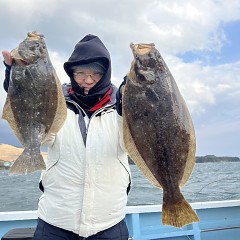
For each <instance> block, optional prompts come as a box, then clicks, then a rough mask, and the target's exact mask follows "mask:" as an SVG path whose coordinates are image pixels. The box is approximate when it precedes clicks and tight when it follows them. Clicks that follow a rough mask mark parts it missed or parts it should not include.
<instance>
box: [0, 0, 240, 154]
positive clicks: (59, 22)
mask: <svg viewBox="0 0 240 240" xmlns="http://www.w3.org/2000/svg"><path fill="white" fill-rule="evenodd" d="M19 9H21V11H19ZM0 27H1V38H0V47H1V50H4V49H8V50H12V49H13V48H15V47H17V45H18V44H19V43H20V42H21V41H22V40H23V39H24V38H25V37H26V34H27V32H29V31H32V30H37V31H38V32H41V33H43V34H44V35H45V37H46V42H47V47H48V50H49V53H50V58H51V60H52V62H53V65H54V67H55V69H56V71H57V74H58V76H59V78H60V80H61V82H62V83H64V82H68V81H69V80H68V77H67V75H66V74H65V73H64V71H63V67H62V65H63V63H64V62H65V61H67V59H68V57H69V56H70V54H71V52H72V50H73V48H74V45H75V44H76V43H77V42H78V41H79V40H80V39H81V38H82V37H84V36H85V35H86V34H88V33H92V34H95V35H98V36H99V37H100V38H101V39H102V41H103V42H104V43H105V45H106V46H107V48H108V49H109V51H110V54H111V58H112V82H113V83H114V84H115V85H117V86H119V85H120V83H121V81H122V78H123V76H124V75H125V74H127V72H128V71H129V68H130V64H131V61H132V59H133V58H132V53H131V50H130V48H129V45H130V43H131V42H134V43H139V42H145V43H150V42H153V43H155V45H156V47H157V49H158V50H159V52H160V53H161V54H162V56H163V58H164V60H165V61H166V63H167V65H168V67H169V69H170V71H171V73H172V74H173V76H174V78H175V81H176V83H177V84H178V87H179V89H180V92H181V93H182V95H183V97H184V99H185V101H186V103H187V106H188V108H189V111H190V113H191V116H192V119H193V122H194V127H195V131H196V137H197V155H198V156H204V155H208V154H213V155H216V156H238V157H240V147H239V143H240V108H239V102H240V44H239V42H240V1H232V2H231V4H229V0H218V1H216V0H203V1H195V0H182V1H177V0H168V1H165V0H158V1H155V0H149V1H148V2H147V3H146V1H143V0H132V1H127V0H122V1H110V0H103V1H101V2H100V1H98V0H89V1H84V2H82V1H81V2H80V1H78V0H72V1H71V4H69V1H63V0H36V1H31V0H18V1H14V2H13V1H5V0H0ZM0 79H4V66H3V64H2V65H0ZM5 98H6V93H5V92H4V91H3V89H2V88H0V114H1V111H2V108H3V105H4V102H5ZM0 143H8V144H12V145H20V144H19V143H18V141H17V139H16V137H15V136H14V134H13V133H12V130H11V129H10V128H9V126H8V123H7V122H6V121H5V120H2V119H1V120H0Z"/></svg>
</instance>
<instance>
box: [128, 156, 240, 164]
mask: <svg viewBox="0 0 240 240" xmlns="http://www.w3.org/2000/svg"><path fill="white" fill-rule="evenodd" d="M128 161H129V164H130V165H135V163H134V162H133V161H132V160H131V159H130V158H128ZM208 162H209V163H212V162H239V163H240V158H239V157H216V156H215V155H206V156H200V157H198V156H197V157H196V163H208Z"/></svg>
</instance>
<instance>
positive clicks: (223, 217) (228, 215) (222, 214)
mask: <svg viewBox="0 0 240 240" xmlns="http://www.w3.org/2000/svg"><path fill="white" fill-rule="evenodd" d="M191 206H192V207H193V209H194V210H195V211H196V212H197V214H198V217H199V218H200V222H197V223H193V224H189V225H187V226H185V227H183V228H181V229H178V228H175V227H171V226H164V225H162V220H161V217H162V216H161V214H162V206H161V205H146V206H129V207H127V215H126V222H127V225H128V228H129V233H130V237H131V238H130V239H132V240H150V239H151V240H189V239H190V240H240V200H232V201H219V202H202V203H192V204H191ZM36 219H37V212H36V211H19V212H0V237H2V236H3V235H4V234H5V233H6V232H8V231H9V230H11V229H13V228H28V227H36V223H37V220H36Z"/></svg>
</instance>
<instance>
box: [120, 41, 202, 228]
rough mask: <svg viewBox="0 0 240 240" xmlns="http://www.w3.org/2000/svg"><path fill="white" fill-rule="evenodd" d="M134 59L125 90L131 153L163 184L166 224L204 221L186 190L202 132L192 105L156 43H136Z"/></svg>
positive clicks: (155, 181) (126, 129)
mask: <svg viewBox="0 0 240 240" xmlns="http://www.w3.org/2000/svg"><path fill="white" fill-rule="evenodd" d="M131 49H132V52H133V56H134V60H133V62H132V65H131V69H130V72H129V74H128V76H127V78H128V80H127V82H126V85H125V88H124V91H123V129H124V130H123V136H124V143H125V146H126V149H127V151H128V154H129V155H130V157H131V158H132V160H133V161H134V162H135V164H136V165H137V166H138V168H139V169H140V170H141V171H142V172H143V174H144V175H145V177H146V178H147V179H148V180H149V181H150V182H151V183H152V184H154V185H155V186H157V187H159V188H162V189H163V210H162V213H163V217H162V221H163V224H165V225H171V226H175V227H182V226H184V225H186V224H189V223H192V222H194V221H199V219H198V217H197V215H196V213H195V212H194V211H193V209H192V208H191V206H190V205H189V203H188V202H187V201H186V199H185V198H184V196H183V195H182V193H181V191H180V187H182V186H183V185H184V184H185V183H186V182H187V180H188V179H189V177H190V175H191V173H192V170H193V167H194V164H195V152H196V138H195V132H194V127H193V123H192V120H191V116H190V114H189V111H188V108H187V105H186V104H185V101H184V99H183V97H182V95H181V94H180V91H179V89H178V87H177V84H176V82H175V80H174V78H173V76H172V74H171V72H170V71H169V69H168V67H167V65H166V63H165V62H164V60H163V58H162V56H161V55H160V53H159V52H158V50H157V49H156V48H155V46H154V44H131Z"/></svg>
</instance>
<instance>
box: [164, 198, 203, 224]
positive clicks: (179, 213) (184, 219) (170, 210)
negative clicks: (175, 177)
mask: <svg viewBox="0 0 240 240" xmlns="http://www.w3.org/2000/svg"><path fill="white" fill-rule="evenodd" d="M162 222H163V225H170V226H174V227H178V228H181V227H183V226H185V225H187V224H191V223H192V222H199V218H198V216H197V214H196V213H195V212H194V210H193V209H192V207H191V205H190V204H189V203H188V202H187V201H186V199H185V198H184V197H183V198H182V199H181V201H180V202H178V203H175V204H168V203H164V204H163V206H162Z"/></svg>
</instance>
